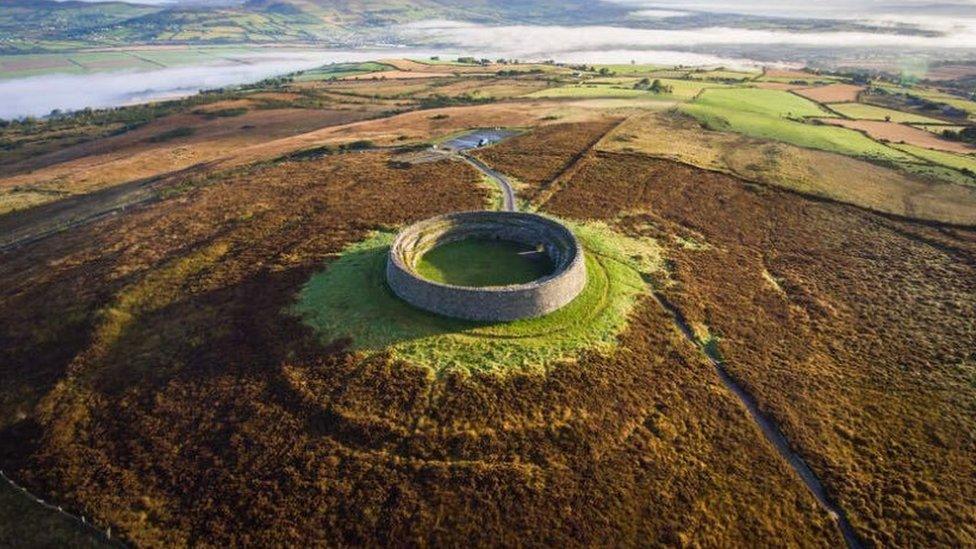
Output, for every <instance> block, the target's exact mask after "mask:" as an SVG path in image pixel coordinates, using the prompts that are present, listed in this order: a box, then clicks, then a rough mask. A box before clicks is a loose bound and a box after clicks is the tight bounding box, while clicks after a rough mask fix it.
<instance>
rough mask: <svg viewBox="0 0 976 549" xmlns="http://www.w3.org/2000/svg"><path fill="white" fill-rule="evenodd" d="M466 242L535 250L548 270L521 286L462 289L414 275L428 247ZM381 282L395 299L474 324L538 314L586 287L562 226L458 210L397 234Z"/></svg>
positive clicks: (576, 250) (572, 240)
mask: <svg viewBox="0 0 976 549" xmlns="http://www.w3.org/2000/svg"><path fill="white" fill-rule="evenodd" d="M469 238H488V239H498V240H509V241H513V242H518V243H521V244H527V245H529V246H532V247H541V249H542V250H544V251H545V252H546V254H547V255H548V256H549V258H550V260H551V261H552V264H553V266H554V269H553V272H552V273H551V274H549V275H547V276H544V277H542V278H539V279H536V280H533V281H532V282H529V283H526V284H516V285H511V286H490V287H478V288H475V287H468V286H453V285H450V284H442V283H440V282H435V281H433V280H428V279H426V278H423V277H422V276H420V275H419V274H417V272H416V268H415V267H416V265H417V261H419V260H420V258H421V257H423V255H424V254H425V253H427V252H428V251H430V250H431V249H433V248H434V247H436V246H439V245H442V244H448V243H451V242H456V241H459V240H465V239H469ZM386 280H387V283H388V284H389V286H390V289H392V290H393V293H395V294H396V295H397V296H399V297H400V298H401V299H403V300H404V301H406V302H408V303H410V304H411V305H414V306H415V307H419V308H421V309H424V310H427V311H430V312H433V313H437V314H440V315H444V316H450V317H455V318H462V319H466V320H477V321H510V320H518V319H521V318H532V317H537V316H542V315H545V314H548V313H551V312H553V311H555V310H556V309H559V308H561V307H562V306H564V305H566V304H567V303H569V302H570V301H572V300H573V299H574V298H575V297H576V296H577V295H579V293H580V292H581V291H582V290H583V287H584V286H585V285H586V265H585V263H584V261H583V249H582V248H581V247H580V245H579V242H578V241H577V240H576V237H575V236H574V235H573V233H572V232H571V231H570V230H569V229H568V228H566V227H565V226H564V225H562V224H560V223H558V222H556V221H553V220H551V219H548V218H545V217H542V216H540V215H536V214H530V213H523V212H491V211H478V212H458V213H451V214H446V215H441V216H437V217H432V218H430V219H427V220H424V221H421V222H419V223H415V224H413V225H411V226H409V227H407V228H406V229H404V230H403V231H402V232H400V234H398V235H397V237H396V239H395V240H394V241H393V245H392V246H391V247H390V255H389V257H388V259H387V263H386Z"/></svg>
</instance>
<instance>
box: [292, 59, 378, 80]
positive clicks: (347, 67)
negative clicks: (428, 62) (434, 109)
mask: <svg viewBox="0 0 976 549" xmlns="http://www.w3.org/2000/svg"><path fill="white" fill-rule="evenodd" d="M389 70H395V69H394V67H392V66H391V65H386V64H384V63H376V62H373V61H369V62H366V63H333V64H330V65H324V66H322V67H319V68H317V69H312V70H307V71H303V72H302V73H301V74H299V75H298V76H296V77H295V80H296V81H298V82H308V81H312V80H328V79H330V78H344V77H346V76H360V75H363V74H369V73H371V72H379V71H389Z"/></svg>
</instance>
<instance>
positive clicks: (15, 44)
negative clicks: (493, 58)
mask: <svg viewBox="0 0 976 549" xmlns="http://www.w3.org/2000/svg"><path fill="white" fill-rule="evenodd" d="M629 11H630V10H629V9H626V8H624V7H621V6H618V5H615V4H611V3H607V2H600V1H593V0H558V1H557V0H501V1H491V0H247V1H243V2H233V1H223V0H190V1H181V2H176V3H170V4H158V5H145V4H131V3H124V2H97V3H94V2H78V1H69V2H54V1H50V0H41V1H36V0H0V53H30V52H43V51H59V50H65V49H75V48H79V47H90V46H113V45H132V44H227V43H244V42H248V43H264V42H286V43H295V42H312V43H329V44H331V43H335V44H343V45H349V44H354V43H355V42H357V41H379V40H382V39H383V38H384V35H383V32H382V29H383V28H385V27H388V26H390V25H395V24H399V23H408V22H412V21H419V20H424V19H456V20H464V21H473V22H480V23H519V22H521V23H548V24H552V23H575V24H579V23H580V22H582V21H586V22H590V23H594V22H597V23H599V22H604V23H607V22H612V21H619V20H621V19H622V18H624V17H626V15H627V13H628V12H629Z"/></svg>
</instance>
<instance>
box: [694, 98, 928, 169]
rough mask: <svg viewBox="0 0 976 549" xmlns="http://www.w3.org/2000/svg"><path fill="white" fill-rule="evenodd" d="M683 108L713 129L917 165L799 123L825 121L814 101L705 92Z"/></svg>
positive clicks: (840, 131) (846, 135)
mask: <svg viewBox="0 0 976 549" xmlns="http://www.w3.org/2000/svg"><path fill="white" fill-rule="evenodd" d="M679 109H680V110H681V111H682V112H684V113H686V114H689V115H691V116H693V117H695V118H696V119H697V120H698V121H699V122H700V123H701V124H703V125H704V126H705V127H707V128H708V129H711V130H716V131H733V132H737V133H742V134H745V135H749V136H752V137H759V138H762V139H772V140H775V141H782V142H784V143H790V144H793V145H797V146H800V147H807V148H811V149H820V150H825V151H831V152H837V153H841V154H847V155H850V156H861V157H870V158H880V159H886V160H896V161H897V160H908V161H910V160H913V159H912V158H911V156H909V155H907V154H905V153H903V152H902V151H899V150H896V149H893V148H891V147H888V146H885V145H883V144H881V143H878V142H877V141H874V140H873V139H871V138H870V137H867V136H866V135H864V134H862V133H860V132H856V131H854V130H849V129H847V128H840V127H836V126H827V125H819V124H812V123H805V122H803V121H801V120H796V118H800V117H816V116H824V114H825V113H826V111H824V109H822V108H821V107H820V106H819V105H817V104H816V103H814V102H812V101H808V100H806V99H803V98H802V97H798V96H796V95H793V94H791V93H788V92H784V91H780V90H762V89H750V88H728V89H716V90H706V91H705V92H704V93H702V94H701V95H700V96H699V97H698V98H697V99H695V100H694V101H693V102H691V103H688V104H685V105H681V106H680V107H679Z"/></svg>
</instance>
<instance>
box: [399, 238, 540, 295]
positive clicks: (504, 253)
mask: <svg viewBox="0 0 976 549" xmlns="http://www.w3.org/2000/svg"><path fill="white" fill-rule="evenodd" d="M416 268H417V273H418V274H419V275H420V276H422V277H424V278H426V279H428V280H433V281H435V282H441V283H443V284H453V285H455V286H474V287H484V286H508V285H511V284H525V283H526V282H532V281H533V280H536V279H537V278H542V277H543V276H546V275H547V274H550V273H552V269H553V265H552V262H551V261H550V260H549V257H548V256H547V255H546V254H545V253H544V252H538V251H537V250H536V249H535V248H532V247H531V246H527V245H525V244H520V243H518V242H511V241H507V240H488V239H481V238H469V239H465V240H460V241H457V242H451V243H448V244H444V245H442V246H437V247H436V248H434V249H432V250H430V251H428V252H427V253H426V254H424V255H423V257H421V258H420V261H418V262H417V267H416Z"/></svg>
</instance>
